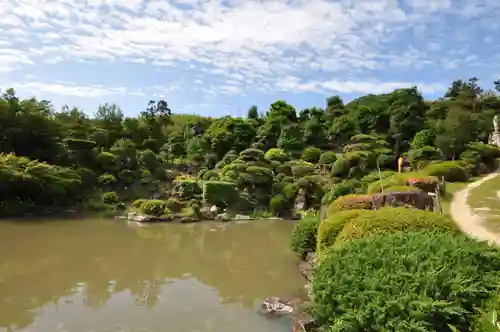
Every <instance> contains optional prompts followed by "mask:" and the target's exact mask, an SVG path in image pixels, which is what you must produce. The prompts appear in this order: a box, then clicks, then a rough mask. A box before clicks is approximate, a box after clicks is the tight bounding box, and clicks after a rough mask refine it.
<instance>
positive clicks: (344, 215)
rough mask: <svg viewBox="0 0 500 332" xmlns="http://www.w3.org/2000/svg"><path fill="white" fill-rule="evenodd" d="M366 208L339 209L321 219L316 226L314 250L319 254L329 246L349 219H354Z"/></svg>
mask: <svg viewBox="0 0 500 332" xmlns="http://www.w3.org/2000/svg"><path fill="white" fill-rule="evenodd" d="M364 212H367V211H366V210H350V211H341V212H338V213H335V214H334V215H332V216H330V217H328V218H327V219H325V220H323V221H321V223H320V224H319V227H318V235H317V245H316V252H317V253H318V254H319V253H321V252H322V251H324V250H325V249H327V248H329V247H331V246H332V245H333V244H334V243H335V240H336V239H337V236H338V234H339V233H340V232H341V231H342V229H343V228H344V225H345V224H346V223H347V222H349V221H350V220H353V219H356V218H357V217H358V216H359V215H360V214H361V213H364Z"/></svg>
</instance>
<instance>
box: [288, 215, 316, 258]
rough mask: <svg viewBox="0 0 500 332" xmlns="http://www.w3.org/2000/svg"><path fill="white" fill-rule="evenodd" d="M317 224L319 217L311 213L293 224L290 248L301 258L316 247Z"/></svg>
mask: <svg viewBox="0 0 500 332" xmlns="http://www.w3.org/2000/svg"><path fill="white" fill-rule="evenodd" d="M318 225H319V218H318V217H317V216H311V215H308V216H306V217H304V218H303V219H301V220H299V221H298V222H297V224H295V227H294V228H293V232H292V243H291V248H292V250H293V251H294V252H296V253H297V254H298V255H299V256H300V257H301V258H304V257H305V255H306V254H307V253H308V252H313V251H314V250H315V249H316V234H317V232H318Z"/></svg>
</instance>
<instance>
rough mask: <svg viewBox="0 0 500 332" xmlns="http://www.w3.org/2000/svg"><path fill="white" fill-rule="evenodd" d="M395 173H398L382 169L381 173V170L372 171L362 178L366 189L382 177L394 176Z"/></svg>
mask: <svg viewBox="0 0 500 332" xmlns="http://www.w3.org/2000/svg"><path fill="white" fill-rule="evenodd" d="M395 174H396V172H394V171H382V172H380V173H379V172H371V173H369V174H367V175H365V176H363V178H362V179H361V184H362V185H363V187H364V188H365V189H366V188H367V187H368V186H369V185H370V184H372V183H373V182H376V181H380V178H382V180H384V179H388V178H390V177H392V176H394V175H395Z"/></svg>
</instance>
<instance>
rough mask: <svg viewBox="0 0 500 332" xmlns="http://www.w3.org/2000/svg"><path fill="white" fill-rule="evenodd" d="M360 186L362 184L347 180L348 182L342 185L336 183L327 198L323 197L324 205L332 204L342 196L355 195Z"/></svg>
mask: <svg viewBox="0 0 500 332" xmlns="http://www.w3.org/2000/svg"><path fill="white" fill-rule="evenodd" d="M359 186H360V184H359V182H358V181H356V180H347V181H342V182H340V183H336V184H334V185H333V187H332V188H331V189H330V191H329V192H328V193H326V195H325V196H323V199H322V203H323V204H330V203H331V202H333V201H334V200H336V199H337V198H339V197H341V196H345V195H349V194H354V193H355V192H356V189H357V188H358V187H359Z"/></svg>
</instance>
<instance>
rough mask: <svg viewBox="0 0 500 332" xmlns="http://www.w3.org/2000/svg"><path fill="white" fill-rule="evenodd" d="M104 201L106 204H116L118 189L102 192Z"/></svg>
mask: <svg viewBox="0 0 500 332" xmlns="http://www.w3.org/2000/svg"><path fill="white" fill-rule="evenodd" d="M102 202H103V203H104V204H116V203H118V195H117V194H116V191H109V192H107V193H103V194H102Z"/></svg>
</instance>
